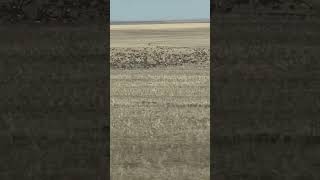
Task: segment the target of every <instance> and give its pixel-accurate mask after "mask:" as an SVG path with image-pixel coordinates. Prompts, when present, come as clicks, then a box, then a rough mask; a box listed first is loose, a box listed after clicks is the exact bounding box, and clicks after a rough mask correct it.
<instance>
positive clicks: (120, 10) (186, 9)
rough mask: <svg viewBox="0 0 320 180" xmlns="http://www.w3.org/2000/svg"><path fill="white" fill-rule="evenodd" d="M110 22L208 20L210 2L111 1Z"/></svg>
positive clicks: (169, 0) (162, 0)
mask: <svg viewBox="0 0 320 180" xmlns="http://www.w3.org/2000/svg"><path fill="white" fill-rule="evenodd" d="M110 12H111V14H110V18H111V21H157V20H192V19H209V17H210V0H111V2H110Z"/></svg>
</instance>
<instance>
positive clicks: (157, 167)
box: [111, 24, 210, 180]
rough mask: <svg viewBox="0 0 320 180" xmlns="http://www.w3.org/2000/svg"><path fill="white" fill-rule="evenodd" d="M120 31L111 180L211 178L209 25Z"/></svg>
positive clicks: (115, 43)
mask: <svg viewBox="0 0 320 180" xmlns="http://www.w3.org/2000/svg"><path fill="white" fill-rule="evenodd" d="M137 26H138V27H137ZM116 27H117V28H118V29H117V28H115V27H113V28H112V29H111V47H113V48H112V49H111V58H112V59H111V65H112V68H111V139H112V140H111V176H112V179H114V180H135V179H137V180H144V179H146V180H149V179H159V180H162V179H177V180H188V179H190V180H191V179H199V180H205V179H209V127H210V125H209V122H210V121H209V111H210V107H209V106H210V102H209V66H208V64H209V51H208V47H209V46H208V42H209V39H208V37H209V36H208V35H209V29H208V24H181V25H179V26H178V25H177V24H161V25H155V26H153V25H121V26H116ZM133 27H134V28H133ZM121 28H122V29H121ZM136 28H137V29H139V31H136V30H135V29H136ZM153 28H156V29H153ZM194 35H196V36H194ZM191 37H192V39H191ZM197 38H199V39H198V41H197ZM193 39H195V40H193ZM159 41H161V42H159ZM186 42H187V43H186ZM191 42H195V43H191ZM158 45H161V46H165V47H159V46H158ZM185 45H187V46H188V47H183V46H185Z"/></svg>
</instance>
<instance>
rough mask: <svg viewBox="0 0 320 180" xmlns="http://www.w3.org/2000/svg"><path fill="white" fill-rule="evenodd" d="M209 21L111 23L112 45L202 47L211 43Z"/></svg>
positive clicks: (206, 46)
mask: <svg viewBox="0 0 320 180" xmlns="http://www.w3.org/2000/svg"><path fill="white" fill-rule="evenodd" d="M209 27H210V24H209V23H170V24H128V25H111V32H110V33H111V44H110V45H111V47H150V46H165V47H202V48H208V47H209V44H210V40H209V36H210V31H209Z"/></svg>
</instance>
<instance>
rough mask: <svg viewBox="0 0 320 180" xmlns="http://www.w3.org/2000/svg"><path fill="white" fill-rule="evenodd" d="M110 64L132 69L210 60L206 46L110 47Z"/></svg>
mask: <svg viewBox="0 0 320 180" xmlns="http://www.w3.org/2000/svg"><path fill="white" fill-rule="evenodd" d="M110 52H111V54H110V57H111V61H110V65H111V67H113V68H121V69H133V68H152V67H156V66H157V67H158V66H162V67H166V66H177V65H183V64H206V63H209V62H210V50H209V49H208V48H168V47H148V48H111V51H110Z"/></svg>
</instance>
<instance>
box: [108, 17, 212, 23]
mask: <svg viewBox="0 0 320 180" xmlns="http://www.w3.org/2000/svg"><path fill="white" fill-rule="evenodd" d="M138 22H146V23H148V22H150V23H151V22H164V23H166V22H168V23H171V22H172V23H175V22H182V23H183V22H208V23H209V22H210V18H201V19H167V20H110V23H138Z"/></svg>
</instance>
